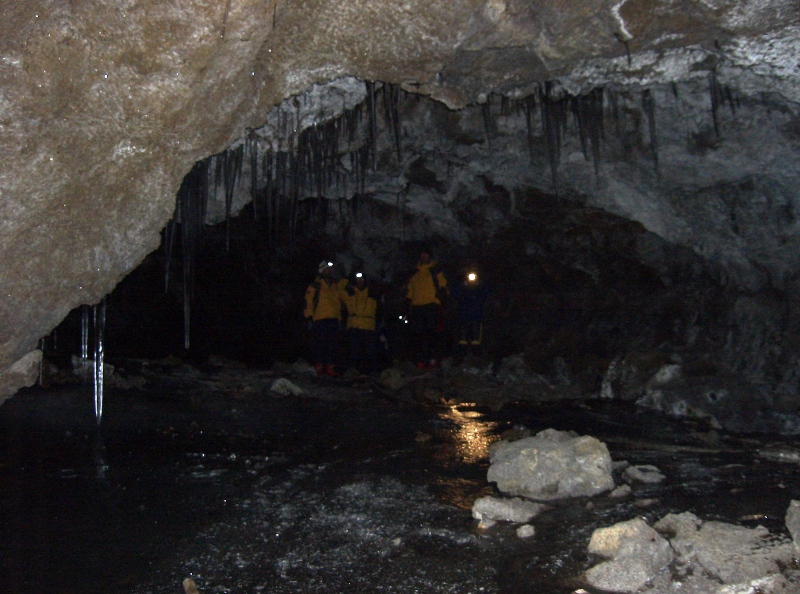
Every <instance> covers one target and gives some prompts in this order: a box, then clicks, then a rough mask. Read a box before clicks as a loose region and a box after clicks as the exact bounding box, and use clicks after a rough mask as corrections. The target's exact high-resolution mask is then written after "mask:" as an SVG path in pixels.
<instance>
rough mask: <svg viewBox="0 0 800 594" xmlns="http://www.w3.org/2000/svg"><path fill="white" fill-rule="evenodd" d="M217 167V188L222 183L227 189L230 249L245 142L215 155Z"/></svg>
mask: <svg viewBox="0 0 800 594" xmlns="http://www.w3.org/2000/svg"><path fill="white" fill-rule="evenodd" d="M213 159H214V161H215V164H216V169H215V176H214V182H215V190H216V189H217V188H219V185H220V182H221V183H222V186H223V189H224V191H225V251H226V252H228V251H230V247H231V245H230V243H231V233H230V231H231V209H232V207H233V194H234V192H235V190H236V181H237V179H239V178H240V177H241V174H242V161H243V160H244V144H240V145H239V146H237V147H236V148H232V149H228V150H227V151H225V152H223V153H220V154H219V155H215V156H214V157H213Z"/></svg>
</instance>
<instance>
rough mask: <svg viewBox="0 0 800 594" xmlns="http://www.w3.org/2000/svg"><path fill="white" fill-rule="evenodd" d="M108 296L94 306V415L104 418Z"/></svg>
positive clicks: (98, 418) (97, 417) (99, 420)
mask: <svg viewBox="0 0 800 594" xmlns="http://www.w3.org/2000/svg"><path fill="white" fill-rule="evenodd" d="M105 332H106V298H105V297H103V299H102V301H100V303H98V304H97V305H95V306H94V344H95V353H94V416H95V418H96V419H97V424H98V425H100V422H101V421H102V419H103V359H104V358H105Z"/></svg>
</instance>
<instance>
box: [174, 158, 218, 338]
mask: <svg viewBox="0 0 800 594" xmlns="http://www.w3.org/2000/svg"><path fill="white" fill-rule="evenodd" d="M226 160H227V159H226ZM217 165H218V167H217V169H218V170H219V161H217ZM208 166H209V160H206V161H202V162H200V163H195V165H194V167H193V168H192V170H191V171H190V172H189V173H188V174H187V175H186V177H185V178H183V183H182V184H181V187H180V189H179V190H178V200H177V202H178V209H179V214H180V219H181V252H182V256H183V330H184V335H183V344H184V347H185V348H186V349H187V350H188V349H189V344H190V335H191V323H190V322H191V301H192V297H193V293H194V255H195V252H196V250H197V245H198V243H199V240H200V235H201V233H202V231H203V225H204V223H205V212H206V203H207V201H208ZM225 169H227V167H226V168H225Z"/></svg>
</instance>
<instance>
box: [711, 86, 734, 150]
mask: <svg viewBox="0 0 800 594" xmlns="http://www.w3.org/2000/svg"><path fill="white" fill-rule="evenodd" d="M708 92H709V95H710V97H711V119H712V120H713V122H714V133H715V134H716V135H717V138H719V115H718V112H719V108H720V107H721V106H723V105H725V103H727V104H728V106H729V107H730V109H731V114H732V115H736V101H735V100H734V98H733V93H732V92H731V89H730V87H729V86H727V85H721V84H720V83H719V80H718V79H717V71H716V70H711V72H709V73H708Z"/></svg>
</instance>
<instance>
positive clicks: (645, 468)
mask: <svg viewBox="0 0 800 594" xmlns="http://www.w3.org/2000/svg"><path fill="white" fill-rule="evenodd" d="M622 476H623V477H625V480H627V481H628V482H632V483H648V484H654V483H660V482H662V481H664V479H665V478H667V477H665V476H664V475H663V474H661V471H660V470H659V469H658V468H656V467H655V466H653V465H651V464H641V465H639V466H628V467H627V468H626V469H625V470H624V471H623V473H622Z"/></svg>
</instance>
